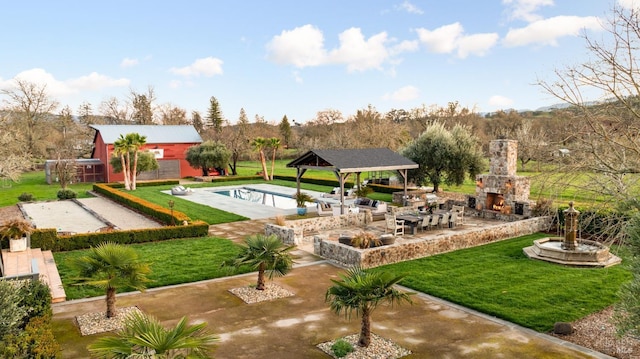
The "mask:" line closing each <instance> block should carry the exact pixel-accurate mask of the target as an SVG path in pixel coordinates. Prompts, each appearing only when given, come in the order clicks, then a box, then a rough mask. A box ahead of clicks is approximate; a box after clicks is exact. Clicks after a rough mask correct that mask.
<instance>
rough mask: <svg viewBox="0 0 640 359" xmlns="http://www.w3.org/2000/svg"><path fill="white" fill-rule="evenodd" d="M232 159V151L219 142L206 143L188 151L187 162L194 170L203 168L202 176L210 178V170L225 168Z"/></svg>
mask: <svg viewBox="0 0 640 359" xmlns="http://www.w3.org/2000/svg"><path fill="white" fill-rule="evenodd" d="M229 158H231V151H229V150H228V149H227V147H226V146H225V145H224V144H223V143H221V142H218V141H205V142H203V143H201V144H199V145H195V146H191V147H189V149H188V150H187V156H186V160H187V162H189V164H190V165H191V167H193V168H201V169H202V175H203V176H208V175H209V169H210V168H225V167H226V166H227V163H228V162H229Z"/></svg>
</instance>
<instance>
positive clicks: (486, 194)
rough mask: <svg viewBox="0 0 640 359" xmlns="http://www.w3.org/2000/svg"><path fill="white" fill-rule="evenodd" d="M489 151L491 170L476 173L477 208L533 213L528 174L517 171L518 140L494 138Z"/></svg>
mask: <svg viewBox="0 0 640 359" xmlns="http://www.w3.org/2000/svg"><path fill="white" fill-rule="evenodd" d="M489 154H490V160H491V162H490V166H489V174H482V175H478V176H476V195H475V198H474V199H473V202H474V203H475V208H476V209H477V210H482V211H493V212H496V213H502V214H517V215H524V216H528V215H530V213H529V212H530V210H529V192H530V189H531V184H530V182H529V178H528V177H524V176H518V175H516V170H517V166H518V142H517V141H515V140H494V141H491V143H490V144H489ZM470 202H471V201H470Z"/></svg>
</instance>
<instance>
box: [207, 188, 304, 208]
mask: <svg viewBox="0 0 640 359" xmlns="http://www.w3.org/2000/svg"><path fill="white" fill-rule="evenodd" d="M211 192H212V193H215V194H218V195H222V196H227V197H232V198H236V199H240V200H243V201H247V202H252V203H257V204H261V205H265V206H269V207H275V208H281V209H294V208H296V200H295V199H293V198H291V197H290V196H287V195H284V194H280V193H275V192H266V191H260V190H257V189H252V188H238V189H230V190H224V191H211ZM313 204H314V203H307V205H313Z"/></svg>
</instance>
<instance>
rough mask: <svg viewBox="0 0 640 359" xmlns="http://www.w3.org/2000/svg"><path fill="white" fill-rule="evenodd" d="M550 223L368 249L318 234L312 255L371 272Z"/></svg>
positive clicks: (540, 219) (524, 223) (536, 222)
mask: <svg viewBox="0 0 640 359" xmlns="http://www.w3.org/2000/svg"><path fill="white" fill-rule="evenodd" d="M551 220H552V219H551V217H536V218H531V219H525V220H521V221H515V222H506V223H499V224H495V225H491V226H487V227H483V228H478V229H477V230H468V231H460V232H456V231H454V232H451V233H444V234H443V235H439V236H437V237H425V238H417V239H410V240H404V239H403V240H400V241H398V240H396V242H395V243H394V244H391V245H386V246H381V247H375V248H368V249H359V248H354V247H351V246H348V245H344V244H340V243H339V242H337V241H329V240H327V239H328V238H326V235H321V234H318V235H315V236H314V253H315V254H317V255H319V256H321V257H323V258H325V259H328V260H331V261H333V262H334V263H337V264H339V265H342V266H346V267H351V266H354V265H357V264H359V265H360V266H361V267H363V268H373V267H378V266H381V265H384V264H391V263H397V262H402V261H407V260H411V259H417V258H423V257H428V256H432V255H435V254H440V253H445V252H451V251H455V250H458V249H463V248H470V247H475V246H478V245H482V244H487V243H492V242H497V241H501V240H504V239H508V238H514V237H518V236H522V235H526V234H532V233H537V232H542V231H545V230H547V229H548V228H549V225H550V223H551Z"/></svg>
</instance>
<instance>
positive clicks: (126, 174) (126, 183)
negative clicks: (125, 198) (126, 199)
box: [122, 152, 131, 190]
mask: <svg viewBox="0 0 640 359" xmlns="http://www.w3.org/2000/svg"><path fill="white" fill-rule="evenodd" d="M125 156H126V158H125V164H126V166H124V167H123V168H122V173H124V188H125V189H126V190H131V175H130V174H129V173H130V172H131V168H130V166H131V156H130V155H129V152H127V154H126V155H125Z"/></svg>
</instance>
